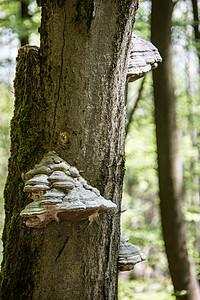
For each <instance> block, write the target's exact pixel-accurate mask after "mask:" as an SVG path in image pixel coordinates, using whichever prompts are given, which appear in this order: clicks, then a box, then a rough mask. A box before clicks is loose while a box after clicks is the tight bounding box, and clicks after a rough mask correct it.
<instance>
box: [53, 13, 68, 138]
mask: <svg viewBox="0 0 200 300" xmlns="http://www.w3.org/2000/svg"><path fill="white" fill-rule="evenodd" d="M65 28H66V12H65V11H64V26H63V45H62V49H61V65H60V76H59V81H58V97H57V99H56V101H55V109H54V119H53V124H54V129H55V128H56V112H57V106H58V101H59V100H60V89H61V79H62V72H63V53H64V47H65ZM54 134H55V130H54Z"/></svg>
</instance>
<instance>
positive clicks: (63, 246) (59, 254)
mask: <svg viewBox="0 0 200 300" xmlns="http://www.w3.org/2000/svg"><path fill="white" fill-rule="evenodd" d="M68 241H69V237H67V238H66V239H65V241H64V243H63V245H62V247H61V248H60V250H59V251H58V255H57V256H56V259H55V261H56V262H57V260H58V258H59V257H60V256H61V254H62V253H63V251H64V249H65V246H66V245H67V243H68Z"/></svg>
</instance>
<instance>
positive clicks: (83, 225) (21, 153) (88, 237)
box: [1, 0, 137, 300]
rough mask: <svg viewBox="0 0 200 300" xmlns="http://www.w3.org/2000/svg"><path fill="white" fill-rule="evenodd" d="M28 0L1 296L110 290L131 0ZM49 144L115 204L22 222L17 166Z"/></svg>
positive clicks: (107, 293) (72, 295)
mask: <svg viewBox="0 0 200 300" xmlns="http://www.w3.org/2000/svg"><path fill="white" fill-rule="evenodd" d="M38 2H39V4H40V5H41V6H42V24H41V49H37V48H35V47H27V46H25V47H23V48H21V49H20V51H19V55H18V64H17V72H16V79H15V112H14V117H13V119H12V128H11V158H10V161H9V175H8V179H7V184H6V188H5V210H6V220H5V227H4V234H3V242H4V258H3V263H2V273H1V277H2V282H1V298H2V299H9V300H12V299H15V300H16V299H58V300H63V299H70V300H71V299H73V300H76V299H77V300H80V299H87V300H89V299H92V300H94V299H98V300H100V299H112V300H113V299H117V277H118V272H117V261H118V251H119V221H120V202H121V193H122V184H123V175H124V138H125V99H124V95H125V84H126V73H127V60H128V56H129V51H128V49H129V44H130V39H131V33H132V26H133V20H134V14H135V10H136V8H137V1H134V0H123V1H117V2H116V1H114V0H112V1H101V0H95V1H92V0H91V1H89V0H88V1H86V0H85V1H79V0H77V1H62V0H53V1H38ZM111 11H112V14H111V13H110V12H111ZM49 150H54V151H56V152H57V154H58V155H59V156H61V157H62V158H63V159H64V160H66V161H67V162H68V163H69V164H70V165H74V166H76V167H77V168H78V169H79V170H81V172H82V173H81V175H82V176H83V177H84V178H85V179H86V180H87V181H88V182H89V183H90V184H91V185H92V186H95V187H97V188H98V189H99V190H100V192H101V194H102V195H103V196H104V197H105V198H107V199H110V200H112V201H113V202H115V203H116V204H117V206H118V210H117V211H115V212H111V213H107V214H102V215H100V216H99V217H98V218H96V219H95V220H94V221H93V222H92V223H89V221H80V222H69V221H60V223H56V222H51V223H50V224H48V225H47V227H45V228H43V229H32V228H28V227H26V225H25V224H24V223H23V220H22V219H21V217H20V216H19V213H20V212H21V210H22V209H23V208H24V207H25V205H26V204H27V203H28V201H29V200H28V199H27V196H26V195H25V193H23V185H24V183H23V181H22V179H21V175H22V173H24V172H27V171H28V170H29V169H30V168H32V167H33V166H34V165H35V163H38V162H39V161H40V160H41V158H42V157H43V155H44V154H45V153H46V152H47V151H49ZM58 257H59V258H58Z"/></svg>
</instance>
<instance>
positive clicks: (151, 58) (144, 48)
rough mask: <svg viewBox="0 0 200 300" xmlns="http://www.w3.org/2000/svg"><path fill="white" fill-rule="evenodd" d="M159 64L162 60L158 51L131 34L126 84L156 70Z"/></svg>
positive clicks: (150, 44) (147, 42)
mask: <svg viewBox="0 0 200 300" xmlns="http://www.w3.org/2000/svg"><path fill="white" fill-rule="evenodd" d="M160 62H162V58H161V56H160V54H159V52H158V49H157V48H156V47H155V46H154V45H153V44H152V43H150V42H149V41H145V40H143V39H141V38H139V37H137V35H136V34H134V33H133V34H132V41H131V52H130V57H129V63H128V73H127V79H128V82H133V81H135V80H137V79H139V78H141V77H143V76H144V75H145V74H146V73H147V72H149V71H150V70H151V69H155V68H157V66H158V63H160Z"/></svg>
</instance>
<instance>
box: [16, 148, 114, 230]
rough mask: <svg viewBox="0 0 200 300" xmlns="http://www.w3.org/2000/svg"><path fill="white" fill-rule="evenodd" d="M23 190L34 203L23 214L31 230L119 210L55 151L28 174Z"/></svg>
mask: <svg viewBox="0 0 200 300" xmlns="http://www.w3.org/2000/svg"><path fill="white" fill-rule="evenodd" d="M24 191H25V192H28V193H29V198H30V199H32V200H33V202H31V203H30V204H28V205H27V206H26V207H25V208H24V209H23V210H22V212H21V214H20V215H21V216H22V217H27V218H28V219H27V221H26V225H27V226H29V227H35V228H42V227H45V226H46V225H47V224H48V223H49V222H51V221H52V220H56V221H59V220H71V221H80V220H84V219H87V218H89V219H90V218H92V217H94V216H97V215H98V214H99V213H100V212H106V211H107V210H110V209H115V208H116V204H114V203H113V202H112V201H110V200H106V199H104V198H103V197H102V196H101V195H100V192H99V190H98V189H96V188H94V187H92V186H91V185H89V184H87V182H86V180H85V179H84V178H83V177H82V176H80V174H79V171H78V170H77V169H76V168H75V167H71V166H70V165H69V164H68V163H66V162H65V161H64V160H63V159H62V158H60V157H59V156H58V155H56V153H55V152H49V153H48V154H47V155H45V156H44V158H43V159H42V161H41V162H40V163H39V164H38V165H35V168H34V169H32V170H30V171H28V172H27V173H26V174H25V187H24Z"/></svg>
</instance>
